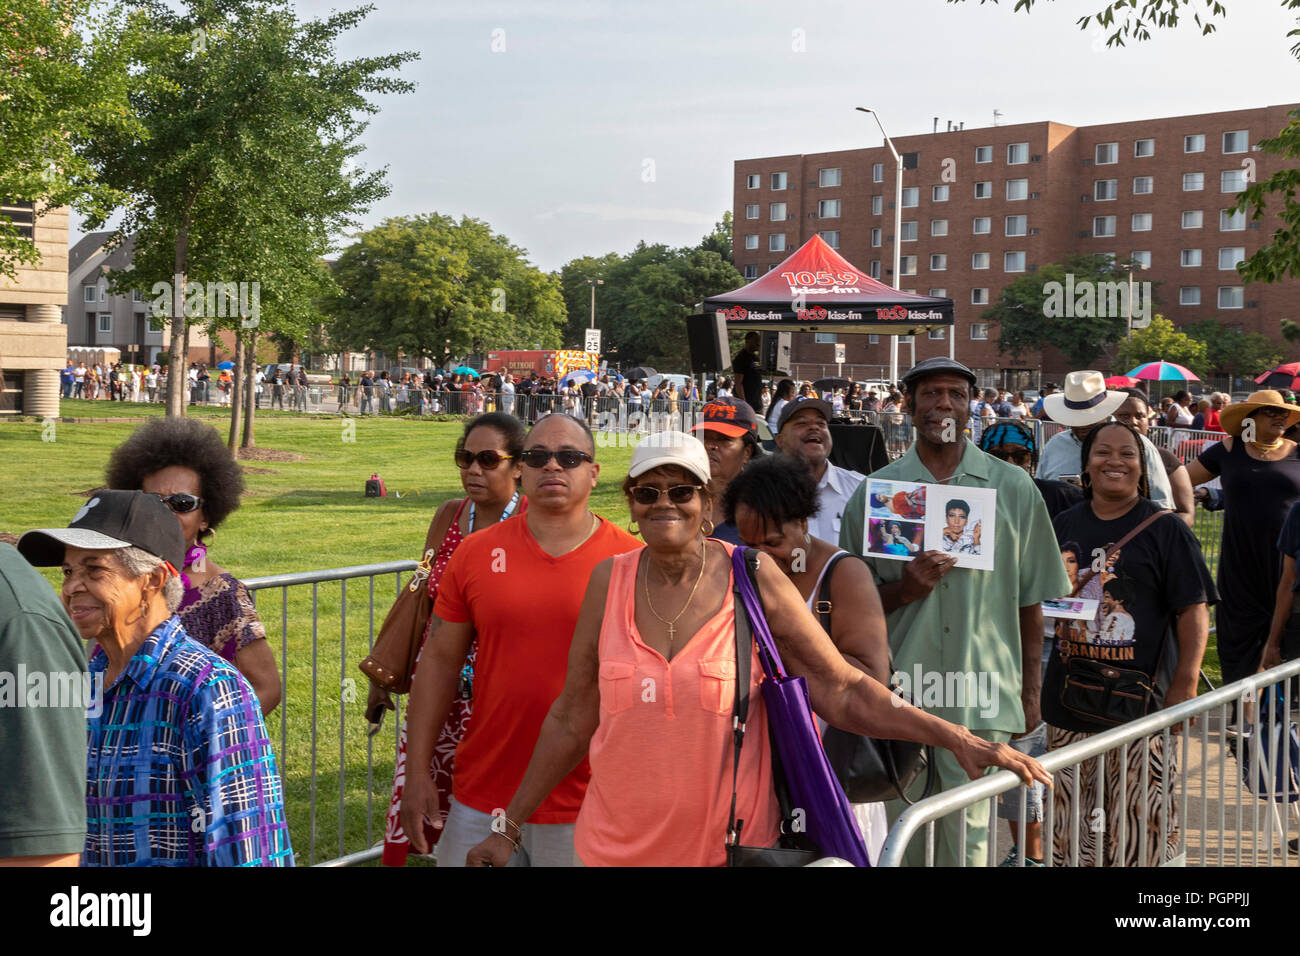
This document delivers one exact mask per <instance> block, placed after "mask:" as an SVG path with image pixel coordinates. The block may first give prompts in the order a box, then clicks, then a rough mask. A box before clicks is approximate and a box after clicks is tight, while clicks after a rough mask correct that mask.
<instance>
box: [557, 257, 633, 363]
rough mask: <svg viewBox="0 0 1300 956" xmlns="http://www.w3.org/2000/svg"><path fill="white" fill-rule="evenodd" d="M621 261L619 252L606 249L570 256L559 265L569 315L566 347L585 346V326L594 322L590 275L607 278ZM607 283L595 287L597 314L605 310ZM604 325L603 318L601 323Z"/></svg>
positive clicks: (565, 331) (561, 289) (565, 338)
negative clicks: (592, 319) (562, 264)
mask: <svg viewBox="0 0 1300 956" xmlns="http://www.w3.org/2000/svg"><path fill="white" fill-rule="evenodd" d="M618 261H619V255H618V253H617V252H607V253H605V254H604V255H603V256H582V257H581V258H578V259H571V260H569V261H568V262H566V263H565V264H564V267H563V268H562V269H560V275H559V279H560V291H561V294H562V295H563V296H564V308H565V311H566V312H567V314H568V317H567V319H566V321H565V323H564V333H563V339H564V347H565V348H570V349H580V348H582V346H583V342H584V336H583V330H584V329H586V328H588V327H589V326H590V325H591V286H589V285H587V280H588V279H604V280H608V278H609V270H610V269H611V268H613V267H614V266H615V265H616V264H617V263H618ZM605 289H606V287H605V286H597V287H596V315H597V316H598V317H603V316H604V314H605ZM600 324H601V326H602V327H603V326H604V322H601V323H600Z"/></svg>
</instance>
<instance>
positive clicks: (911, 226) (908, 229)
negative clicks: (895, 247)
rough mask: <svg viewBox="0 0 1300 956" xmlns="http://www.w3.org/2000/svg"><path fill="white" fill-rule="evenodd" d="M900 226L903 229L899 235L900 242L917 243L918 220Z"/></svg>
mask: <svg viewBox="0 0 1300 956" xmlns="http://www.w3.org/2000/svg"><path fill="white" fill-rule="evenodd" d="M899 226H901V227H902V231H901V233H900V235H899V241H900V242H916V220H915V219H911V220H907V221H905V222H900V223H899Z"/></svg>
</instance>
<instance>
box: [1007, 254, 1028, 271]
mask: <svg viewBox="0 0 1300 956" xmlns="http://www.w3.org/2000/svg"><path fill="white" fill-rule="evenodd" d="M1002 271H1003V272H1024V271H1025V254H1024V253H1023V252H1004V253H1002Z"/></svg>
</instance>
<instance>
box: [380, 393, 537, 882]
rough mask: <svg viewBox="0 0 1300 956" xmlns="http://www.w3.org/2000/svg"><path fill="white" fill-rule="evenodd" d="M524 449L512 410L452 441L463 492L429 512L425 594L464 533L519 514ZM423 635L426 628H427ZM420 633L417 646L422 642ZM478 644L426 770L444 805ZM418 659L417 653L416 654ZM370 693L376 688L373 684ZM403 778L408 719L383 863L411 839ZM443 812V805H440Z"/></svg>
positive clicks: (402, 853) (403, 851)
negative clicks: (432, 550) (433, 544)
mask: <svg viewBox="0 0 1300 956" xmlns="http://www.w3.org/2000/svg"><path fill="white" fill-rule="evenodd" d="M523 450H524V426H523V423H522V422H520V421H519V419H517V418H515V417H514V416H513V415H506V414H504V413H502V412H492V413H490V414H487V415H480V416H478V417H477V418H475V419H473V420H472V421H470V423H469V424H468V425H466V426H465V433H464V435H462V436H461V439H460V441H459V442H457V443H456V464H457V466H458V467H459V468H460V483H461V486H462V487H463V488H464V489H465V494H466V496H467V497H465V498H451V499H448V500H447V501H444V502H443V503H442V505H441V506H440V507H439V508H438V511H437V513H436V514H435V515H434V516H433V526H432V530H431V531H430V540H434V541H438V542H439V544H438V550H437V553H436V554H435V555H433V558H432V565H433V568H432V570H431V571H430V573H429V597H430V598H436V597H437V592H438V582H439V581H441V580H442V572H443V571H444V570H445V569H446V567H447V562H448V560H450V558H451V554H452V552H453V551H455V550H456V547H457V546H458V545H459V544H460V543H461V541H463V540H464V539H465V536H466V535H469V534H472V533H474V532H475V531H477V530H481V529H483V528H487V527H491V526H492V525H494V524H496V523H497V522H498V521H505V520H506V519H507V518H509V517H511V516H512V515H517V514H523V512H524V511H525V510H526V509H527V507H528V499H527V498H525V497H524V496H523V495H522V494H520V492H519V474H520V465H519V455H520V453H521V452H522V451H523ZM426 636H427V631H426ZM423 643H424V642H423V639H421V647H422V648H423ZM475 651H476V647H475V646H474V645H471V646H470V651H469V656H468V657H467V658H466V661H465V669H464V671H462V673H461V695H460V697H459V698H458V699H457V700H456V701H455V702H454V703H453V704H452V706H451V712H450V713H449V714H448V715H447V719H446V721H445V722H444V723H443V726H442V731H441V733H440V734H439V736H438V742H437V744H436V745H435V747H434V751H433V759H432V760H431V761H430V764H429V775H430V776H431V777H432V778H433V782H434V785H435V786H436V787H437V788H438V794H439V797H440V798H441V806H442V807H444V808H445V807H447V806H448V797H450V795H451V777H452V761H453V758H454V757H455V754H456V747H457V745H458V744H459V743H460V739H461V737H462V736H464V734H465V729H466V727H467V726H468V725H469V716H470V711H471V709H472V687H473V675H474V656H475ZM416 665H417V666H418V665H419V658H418V657H417V658H416ZM371 693H372V694H374V693H375V691H374V689H373V688H372V691H371ZM405 782H406V722H405V721H403V722H402V733H401V738H400V740H399V741H398V749H397V766H396V767H395V768H394V771H393V796H392V799H391V800H390V801H389V804H388V820H387V822H386V824H385V827H384V855H383V862H384V865H385V866H404V865H405V864H406V856H407V853H408V852H409V850H410V841H409V840H408V839H407V836H406V834H405V833H404V832H402V822H401V810H402V790H403V787H404V784H405ZM444 814H445V811H444ZM425 833H426V836H427V838H428V840H429V843H430V846H432V845H433V844H434V843H436V842H437V840H438V837H439V836H441V835H442V831H441V830H435V829H433V828H432V827H429V826H427V825H426V827H425Z"/></svg>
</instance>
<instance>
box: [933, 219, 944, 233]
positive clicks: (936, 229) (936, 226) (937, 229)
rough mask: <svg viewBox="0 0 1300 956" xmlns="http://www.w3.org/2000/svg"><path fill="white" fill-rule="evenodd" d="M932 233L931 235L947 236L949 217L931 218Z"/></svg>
mask: <svg viewBox="0 0 1300 956" xmlns="http://www.w3.org/2000/svg"><path fill="white" fill-rule="evenodd" d="M930 235H931V236H946V235H948V220H947V219H931V220H930Z"/></svg>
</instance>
